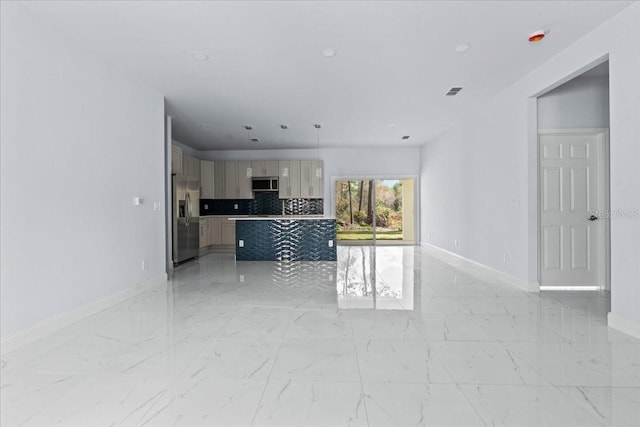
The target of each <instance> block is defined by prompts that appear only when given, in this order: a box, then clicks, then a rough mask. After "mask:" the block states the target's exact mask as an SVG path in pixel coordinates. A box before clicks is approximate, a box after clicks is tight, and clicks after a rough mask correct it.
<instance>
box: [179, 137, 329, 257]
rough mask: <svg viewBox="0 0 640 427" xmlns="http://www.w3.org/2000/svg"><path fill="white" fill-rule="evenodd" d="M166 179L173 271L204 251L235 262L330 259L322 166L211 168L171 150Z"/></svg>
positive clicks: (262, 163) (213, 164)
mask: <svg viewBox="0 0 640 427" xmlns="http://www.w3.org/2000/svg"><path fill="white" fill-rule="evenodd" d="M171 173H172V181H173V187H172V191H173V193H172V201H173V203H172V204H173V208H172V211H173V218H172V220H173V221H172V229H173V263H174V265H178V264H180V263H182V262H185V261H188V260H190V259H193V258H196V257H198V256H200V255H203V254H206V253H208V252H211V251H229V252H234V251H235V254H236V259H237V260H253V261H256V260H265V261H266V260H271V261H282V260H292V261H293V260H300V261H303V260H304V261H333V260H335V259H336V247H335V246H336V245H335V242H336V240H335V239H336V237H335V233H336V221H335V219H334V218H331V217H325V216H324V212H323V211H324V180H323V174H324V173H323V162H322V160H271V159H270V160H241V161H210V160H201V159H198V158H195V157H194V156H191V155H189V154H187V153H183V151H182V149H181V148H180V147H179V146H177V145H172V150H171ZM183 183H184V184H183Z"/></svg>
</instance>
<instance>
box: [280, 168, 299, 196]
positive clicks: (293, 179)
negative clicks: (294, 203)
mask: <svg viewBox="0 0 640 427" xmlns="http://www.w3.org/2000/svg"><path fill="white" fill-rule="evenodd" d="M278 169H279V171H278V172H279V173H278V197H279V198H281V199H291V198H300V160H281V161H280V162H279V164H278Z"/></svg>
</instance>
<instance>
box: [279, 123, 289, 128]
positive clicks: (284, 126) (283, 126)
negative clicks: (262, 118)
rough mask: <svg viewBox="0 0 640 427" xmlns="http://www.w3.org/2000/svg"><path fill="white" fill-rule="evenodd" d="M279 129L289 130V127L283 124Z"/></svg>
mask: <svg viewBox="0 0 640 427" xmlns="http://www.w3.org/2000/svg"><path fill="white" fill-rule="evenodd" d="M280 129H289V126H287V125H285V124H284V123H283V124H281V125H280Z"/></svg>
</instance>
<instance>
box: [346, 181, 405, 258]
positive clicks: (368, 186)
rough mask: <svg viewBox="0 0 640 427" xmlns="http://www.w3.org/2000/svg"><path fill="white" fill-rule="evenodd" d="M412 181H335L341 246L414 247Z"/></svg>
mask: <svg viewBox="0 0 640 427" xmlns="http://www.w3.org/2000/svg"><path fill="white" fill-rule="evenodd" d="M413 181H414V180H413V179H371V178H367V179H362V178H360V179H353V180H338V181H336V188H335V202H336V219H337V222H338V232H337V239H338V241H339V242H341V243H344V244H358V243H360V244H367V245H369V244H373V243H377V244H413V243H414V228H415V224H414V222H415V212H414V211H415V203H414V189H413Z"/></svg>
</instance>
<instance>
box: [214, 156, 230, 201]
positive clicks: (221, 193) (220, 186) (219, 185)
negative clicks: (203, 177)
mask: <svg viewBox="0 0 640 427" xmlns="http://www.w3.org/2000/svg"><path fill="white" fill-rule="evenodd" d="M225 163H227V162H215V163H214V168H213V197H212V198H213V199H224V198H225V194H226V191H225V190H226V183H225V178H226V175H227V174H226V165H225Z"/></svg>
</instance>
